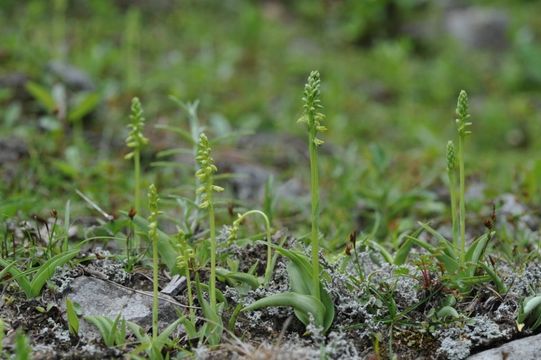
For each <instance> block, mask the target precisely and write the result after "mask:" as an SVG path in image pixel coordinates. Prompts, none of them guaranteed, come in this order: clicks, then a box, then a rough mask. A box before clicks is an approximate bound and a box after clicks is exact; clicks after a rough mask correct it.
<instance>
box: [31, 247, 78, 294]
mask: <svg viewBox="0 0 541 360" xmlns="http://www.w3.org/2000/svg"><path fill="white" fill-rule="evenodd" d="M77 254H79V249H74V250H70V251H67V252H65V253H62V254H58V255H56V256H54V257H52V258H50V259H49V260H47V261H46V262H45V263H44V264H43V265H41V266H40V267H39V270H38V272H37V273H36V275H35V276H34V278H33V279H32V281H31V286H32V292H33V297H36V296H39V294H40V292H41V289H42V288H43V286H44V285H45V283H46V282H47V281H48V280H49V279H50V278H51V276H53V275H54V272H55V270H56V268H57V267H59V266H62V265H64V264H65V263H67V262H68V261H70V260H71V259H72V258H74V257H75V256H77Z"/></svg>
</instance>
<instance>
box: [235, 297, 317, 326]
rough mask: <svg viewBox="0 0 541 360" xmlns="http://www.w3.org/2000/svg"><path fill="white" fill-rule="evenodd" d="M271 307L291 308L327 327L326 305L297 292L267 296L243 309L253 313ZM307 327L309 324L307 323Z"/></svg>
mask: <svg viewBox="0 0 541 360" xmlns="http://www.w3.org/2000/svg"><path fill="white" fill-rule="evenodd" d="M269 306H291V307H292V308H293V309H295V310H298V311H300V312H303V313H305V314H312V316H313V317H314V321H315V323H316V325H318V326H321V327H324V325H325V321H324V319H325V305H323V303H322V302H321V301H319V300H318V299H316V298H315V297H313V296H311V295H304V294H298V293H295V292H285V293H282V294H275V295H271V296H267V297H265V298H263V299H260V300H257V301H256V302H254V303H252V304H250V305H248V306H247V307H245V308H244V309H242V311H243V312H244V311H252V310H257V309H260V308H263V307H269ZM299 320H300V319H299ZM305 325H307V323H305Z"/></svg>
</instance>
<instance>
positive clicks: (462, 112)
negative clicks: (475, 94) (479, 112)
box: [456, 90, 472, 136]
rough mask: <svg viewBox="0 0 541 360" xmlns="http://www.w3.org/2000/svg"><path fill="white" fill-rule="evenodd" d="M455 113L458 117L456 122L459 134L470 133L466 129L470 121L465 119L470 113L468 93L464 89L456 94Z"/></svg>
mask: <svg viewBox="0 0 541 360" xmlns="http://www.w3.org/2000/svg"><path fill="white" fill-rule="evenodd" d="M456 115H457V117H458V118H457V119H456V124H457V128H458V133H459V135H462V136H465V135H470V134H471V131H469V130H468V127H469V126H471V124H472V123H471V122H468V121H467V120H468V119H469V117H470V114H469V113H468V94H467V93H466V92H465V91H464V90H461V91H460V94H459V95H458V100H457V104H456Z"/></svg>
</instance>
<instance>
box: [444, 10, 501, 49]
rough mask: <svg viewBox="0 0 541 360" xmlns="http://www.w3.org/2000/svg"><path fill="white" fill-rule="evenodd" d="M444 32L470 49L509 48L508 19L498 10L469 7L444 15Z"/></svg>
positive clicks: (450, 11)
mask: <svg viewBox="0 0 541 360" xmlns="http://www.w3.org/2000/svg"><path fill="white" fill-rule="evenodd" d="M444 27H445V30H446V31H447V32H448V33H449V35H451V36H452V37H453V38H455V39H456V40H457V41H458V42H460V43H461V44H462V45H464V46H466V47H467V48H470V49H483V50H505V49H506V48H507V47H508V46H509V41H508V38H507V30H508V27H509V18H508V16H507V14H506V13H505V12H504V11H502V10H498V9H493V8H485V7H469V8H463V9H452V10H449V11H448V12H447V13H446V16H445V20H444Z"/></svg>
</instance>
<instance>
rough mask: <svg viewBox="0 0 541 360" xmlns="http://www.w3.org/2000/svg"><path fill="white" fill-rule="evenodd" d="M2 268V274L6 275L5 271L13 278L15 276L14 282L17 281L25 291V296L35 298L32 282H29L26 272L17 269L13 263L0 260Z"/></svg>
mask: <svg viewBox="0 0 541 360" xmlns="http://www.w3.org/2000/svg"><path fill="white" fill-rule="evenodd" d="M0 266H2V267H3V268H4V270H2V273H4V271H6V270H7V272H9V273H10V274H11V276H13V280H15V281H16V282H17V284H18V285H19V287H20V288H21V289H22V290H23V291H24V293H25V295H26V296H27V297H28V298H32V297H34V296H33V294H34V293H33V291H32V285H31V284H30V281H29V280H28V278H27V277H26V274H25V273H24V272H22V271H21V270H19V269H17V268H16V267H15V266H14V263H13V262H11V263H10V262H7V261H6V260H4V259H0Z"/></svg>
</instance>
